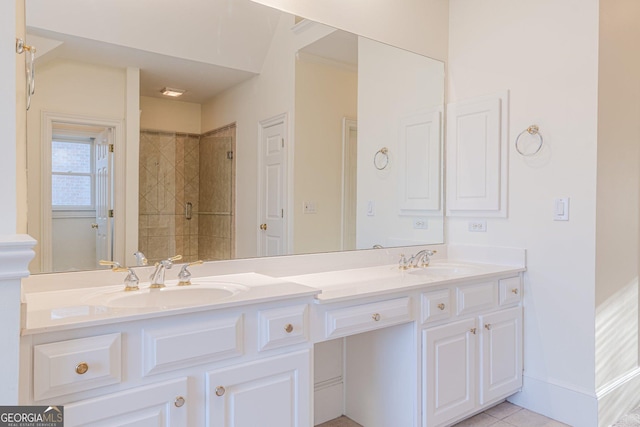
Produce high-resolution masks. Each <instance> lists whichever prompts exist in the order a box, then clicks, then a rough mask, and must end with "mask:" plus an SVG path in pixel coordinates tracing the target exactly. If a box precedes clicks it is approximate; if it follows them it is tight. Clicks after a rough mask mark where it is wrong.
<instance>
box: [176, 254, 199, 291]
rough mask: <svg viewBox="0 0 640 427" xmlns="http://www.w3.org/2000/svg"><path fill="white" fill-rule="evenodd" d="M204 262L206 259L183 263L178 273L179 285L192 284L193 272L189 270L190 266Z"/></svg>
mask: <svg viewBox="0 0 640 427" xmlns="http://www.w3.org/2000/svg"><path fill="white" fill-rule="evenodd" d="M203 263H204V261H202V260H198V261H194V262H190V263H188V264H185V265H183V266H182V268H181V269H180V273H178V286H189V285H190V284H191V272H190V271H189V270H188V268H189V267H191V266H192V265H200V264H203Z"/></svg>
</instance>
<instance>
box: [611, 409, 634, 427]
mask: <svg viewBox="0 0 640 427" xmlns="http://www.w3.org/2000/svg"><path fill="white" fill-rule="evenodd" d="M611 427H640V408H637V409H635V410H634V411H632V412H631V413H629V414H627V415H625V416H624V417H622V418H620V419H619V420H618V421H617V422H616V423H615V424H613V425H612V426H611Z"/></svg>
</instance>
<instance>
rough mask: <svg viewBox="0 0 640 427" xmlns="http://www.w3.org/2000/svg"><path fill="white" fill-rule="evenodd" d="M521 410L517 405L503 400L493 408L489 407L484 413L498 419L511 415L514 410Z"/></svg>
mask: <svg viewBox="0 0 640 427" xmlns="http://www.w3.org/2000/svg"><path fill="white" fill-rule="evenodd" d="M520 410H522V408H521V407H519V406H518V405H514V404H513V403H509V402H503V403H501V404H499V405H497V406H494V407H493V408H489V409H487V410H486V411H484V412H485V413H487V414H489V415H491V416H492V417H496V418H498V419H499V420H503V419H505V418H507V417H508V416H509V415H513V414H515V413H516V412H518V411H520Z"/></svg>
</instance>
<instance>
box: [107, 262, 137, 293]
mask: <svg viewBox="0 0 640 427" xmlns="http://www.w3.org/2000/svg"><path fill="white" fill-rule="evenodd" d="M98 263H99V264H100V265H108V266H110V267H111V271H114V272H121V271H127V272H128V273H129V274H127V277H125V278H124V290H125V291H137V290H138V289H140V288H139V287H138V284H139V283H140V279H139V278H138V276H137V275H136V272H135V271H133V268H131V267H121V266H120V263H118V262H115V261H105V260H100V261H99V262H98Z"/></svg>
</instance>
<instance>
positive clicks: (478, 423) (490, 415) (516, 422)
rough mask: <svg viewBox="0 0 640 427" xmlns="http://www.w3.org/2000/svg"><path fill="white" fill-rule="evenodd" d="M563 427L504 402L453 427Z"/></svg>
mask: <svg viewBox="0 0 640 427" xmlns="http://www.w3.org/2000/svg"><path fill="white" fill-rule="evenodd" d="M638 414H639V415H637V416H638V419H639V420H640V412H638ZM489 426H491V427H563V426H565V427H566V426H567V424H563V423H561V422H558V421H554V420H552V419H551V418H547V417H545V416H542V415H540V414H536V413H535V412H531V411H529V410H527V409H524V408H521V407H519V406H516V405H514V404H513V403H509V402H504V403H501V404H499V405H497V406H494V407H493V408H489V409H487V410H486V411H484V412H482V413H480V414H478V415H476V416H474V417H471V418H469V419H467V420H464V421H462V422H460V423H458V424H456V425H454V426H453V427H489ZM316 427H363V426H361V425H360V424H358V423H356V422H354V421H351V420H350V419H349V418H347V417H345V416H342V417H340V418H336V419H335V420H331V421H327V422H326V423H322V424H319V425H318V426H316ZM614 427H640V422H639V423H638V424H620V425H618V423H616V424H614Z"/></svg>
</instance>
